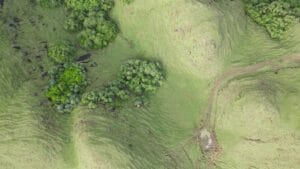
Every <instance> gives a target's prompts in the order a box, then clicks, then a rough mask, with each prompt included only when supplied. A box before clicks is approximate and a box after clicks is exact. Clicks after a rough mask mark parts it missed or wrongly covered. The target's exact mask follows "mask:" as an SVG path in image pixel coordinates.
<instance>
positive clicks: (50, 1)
mask: <svg viewBox="0 0 300 169" xmlns="http://www.w3.org/2000/svg"><path fill="white" fill-rule="evenodd" d="M63 2H64V0H37V3H38V4H39V5H40V6H42V7H47V8H54V7H58V6H61V5H62V4H63Z"/></svg>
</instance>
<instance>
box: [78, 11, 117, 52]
mask: <svg viewBox="0 0 300 169" xmlns="http://www.w3.org/2000/svg"><path fill="white" fill-rule="evenodd" d="M83 27H84V29H83V30H82V31H81V32H80V33H79V34H78V38H79V43H80V45H81V46H82V47H84V48H87V49H98V48H100V49H102V48H104V47H106V46H107V45H108V44H109V43H110V42H112V41H113V40H114V39H115V38H116V36H117V33H118V29H117V25H116V24H115V23H114V22H112V21H111V20H107V19H106V18H105V14H104V13H103V12H95V11H92V12H89V14H88V16H87V17H86V18H85V19H84V21H83Z"/></svg>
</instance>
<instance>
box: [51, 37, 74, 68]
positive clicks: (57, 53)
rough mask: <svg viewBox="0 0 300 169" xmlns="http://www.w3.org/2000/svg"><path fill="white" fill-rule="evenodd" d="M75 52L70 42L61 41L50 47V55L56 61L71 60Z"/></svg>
mask: <svg viewBox="0 0 300 169" xmlns="http://www.w3.org/2000/svg"><path fill="white" fill-rule="evenodd" d="M74 54H75V48H74V47H73V46H72V45H71V44H70V43H69V42H59V43H57V44H54V45H50V47H49V48H48V56H49V57H50V58H51V59H53V61H55V62H56V63H65V62H70V61H72V60H73V57H74Z"/></svg>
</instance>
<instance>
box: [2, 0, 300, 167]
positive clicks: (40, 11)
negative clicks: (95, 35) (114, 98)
mask: <svg viewBox="0 0 300 169" xmlns="http://www.w3.org/2000/svg"><path fill="white" fill-rule="evenodd" d="M65 14H66V11H65V9H63V8H56V9H44V8H41V7H39V6H37V5H36V6H35V5H32V3H31V1H22V0H10V1H8V0H7V1H5V5H4V8H3V10H2V13H1V17H0V18H1V23H0V30H1V33H0V40H1V42H0V51H1V53H2V54H1V55H0V117H1V118H0V168H4V169H40V168H45V169H48V168H49V169H76V168H78V169H194V168H195V169H198V168H199V169H202V168H204V169H206V168H222V169H231V168H237V169H248V168H249V169H250V168H262V169H264V168H272V169H285V168H291V169H297V168H299V167H300V164H299V161H300V159H299V155H298V154H299V152H300V145H299V134H300V133H299V130H300V125H299V124H300V115H299V109H300V108H299V105H298V103H297V100H299V97H300V93H299V90H300V88H299V87H300V86H299V78H298V75H299V70H298V69H296V68H295V69H284V70H281V71H279V72H278V73H277V74H275V73H274V72H264V73H259V74H255V75H251V76H249V77H248V76H247V77H242V78H237V79H233V80H231V81H230V82H229V83H227V84H226V86H225V87H224V88H223V89H222V90H221V91H220V92H219V94H218V98H217V99H216V101H215V102H216V108H215V109H216V112H215V118H216V124H215V125H216V136H217V139H218V142H219V146H220V151H219V152H218V156H217V159H215V160H214V162H215V165H212V164H211V163H210V160H207V159H209V158H210V157H208V156H207V155H206V154H203V153H202V151H201V150H200V147H199V145H198V143H197V140H196V139H195V138H194V137H193V135H194V133H195V131H197V129H198V128H199V127H200V126H201V121H202V120H203V119H204V116H205V110H206V106H207V104H208V98H209V94H210V89H211V88H212V86H213V84H214V80H215V78H216V77H218V76H220V75H221V74H222V73H223V72H224V71H225V70H226V69H229V68H232V67H234V66H246V65H251V64H255V63H257V62H260V61H265V60H268V59H271V58H276V57H281V56H285V55H290V54H297V53H300V31H299V30H300V24H297V25H296V26H295V27H294V28H293V29H292V30H290V32H289V34H290V37H286V38H285V39H284V40H282V41H275V40H272V39H270V38H269V36H268V34H267V32H266V31H265V30H264V29H263V28H261V27H260V26H258V25H256V24H255V23H254V22H253V21H252V20H251V19H250V18H248V17H247V16H246V15H245V12H244V8H243V3H242V2H241V1H225V0H223V1H220V2H217V3H216V2H212V1H209V0H207V1H204V0H202V1H201V0H199V1H196V0H156V1H150V0H135V1H134V2H133V3H131V4H129V5H126V4H124V3H122V2H121V1H116V5H115V7H114V9H113V11H112V12H111V16H112V18H114V19H115V20H116V22H117V24H118V26H119V28H120V33H119V35H118V37H117V38H116V40H115V41H114V42H113V43H112V44H110V45H109V46H108V47H107V48H105V49H103V50H93V51H85V50H83V49H79V51H78V52H77V54H76V56H81V55H83V54H85V53H87V52H90V53H91V54H92V58H91V61H90V62H88V63H84V66H86V67H87V69H88V77H89V79H90V82H91V83H90V85H89V87H88V88H87V89H86V90H87V91H92V90H98V89H101V87H102V86H103V85H105V84H107V83H109V82H110V81H111V80H113V79H115V78H116V76H117V72H118V70H119V67H120V65H121V64H122V63H124V62H125V61H126V60H128V59H131V58H142V57H145V58H150V59H155V60H160V61H161V62H162V64H163V66H164V68H165V70H166V81H165V83H164V84H163V86H162V87H161V88H160V89H159V90H158V91H157V92H156V93H155V94H153V95H151V96H150V103H149V106H147V107H145V108H136V107H134V106H132V105H130V104H128V105H126V106H124V107H122V108H121V109H118V110H117V111H115V112H111V111H109V110H107V109H105V108H103V107H99V108H97V109H93V110H90V109H87V107H84V106H82V105H80V106H78V107H77V108H76V109H75V110H74V111H73V112H71V113H69V114H61V113H58V112H56V110H55V109H54V108H53V107H51V104H50V103H49V101H47V99H46V97H45V91H46V89H47V80H48V77H44V76H43V74H44V73H45V72H47V71H48V70H49V69H50V67H51V66H52V64H53V63H51V62H50V61H49V60H48V58H47V55H46V50H45V46H44V45H45V44H44V41H46V42H48V43H51V42H56V41H61V40H70V41H73V42H75V41H76V40H75V34H70V33H67V32H66V31H65V30H64V29H63V23H64V20H65ZM16 18H17V19H16ZM16 20H20V21H17V22H16ZM15 46H20V49H16V47H15ZM14 47H15V48H14ZM93 65H97V66H93Z"/></svg>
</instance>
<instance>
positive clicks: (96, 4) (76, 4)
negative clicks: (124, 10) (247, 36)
mask: <svg viewBox="0 0 300 169" xmlns="http://www.w3.org/2000/svg"><path fill="white" fill-rule="evenodd" d="M66 5H67V7H68V8H70V9H73V10H80V11H90V10H95V9H96V10H98V9H101V10H103V11H109V10H110V9H112V7H113V6H114V1H113V0H66Z"/></svg>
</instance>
